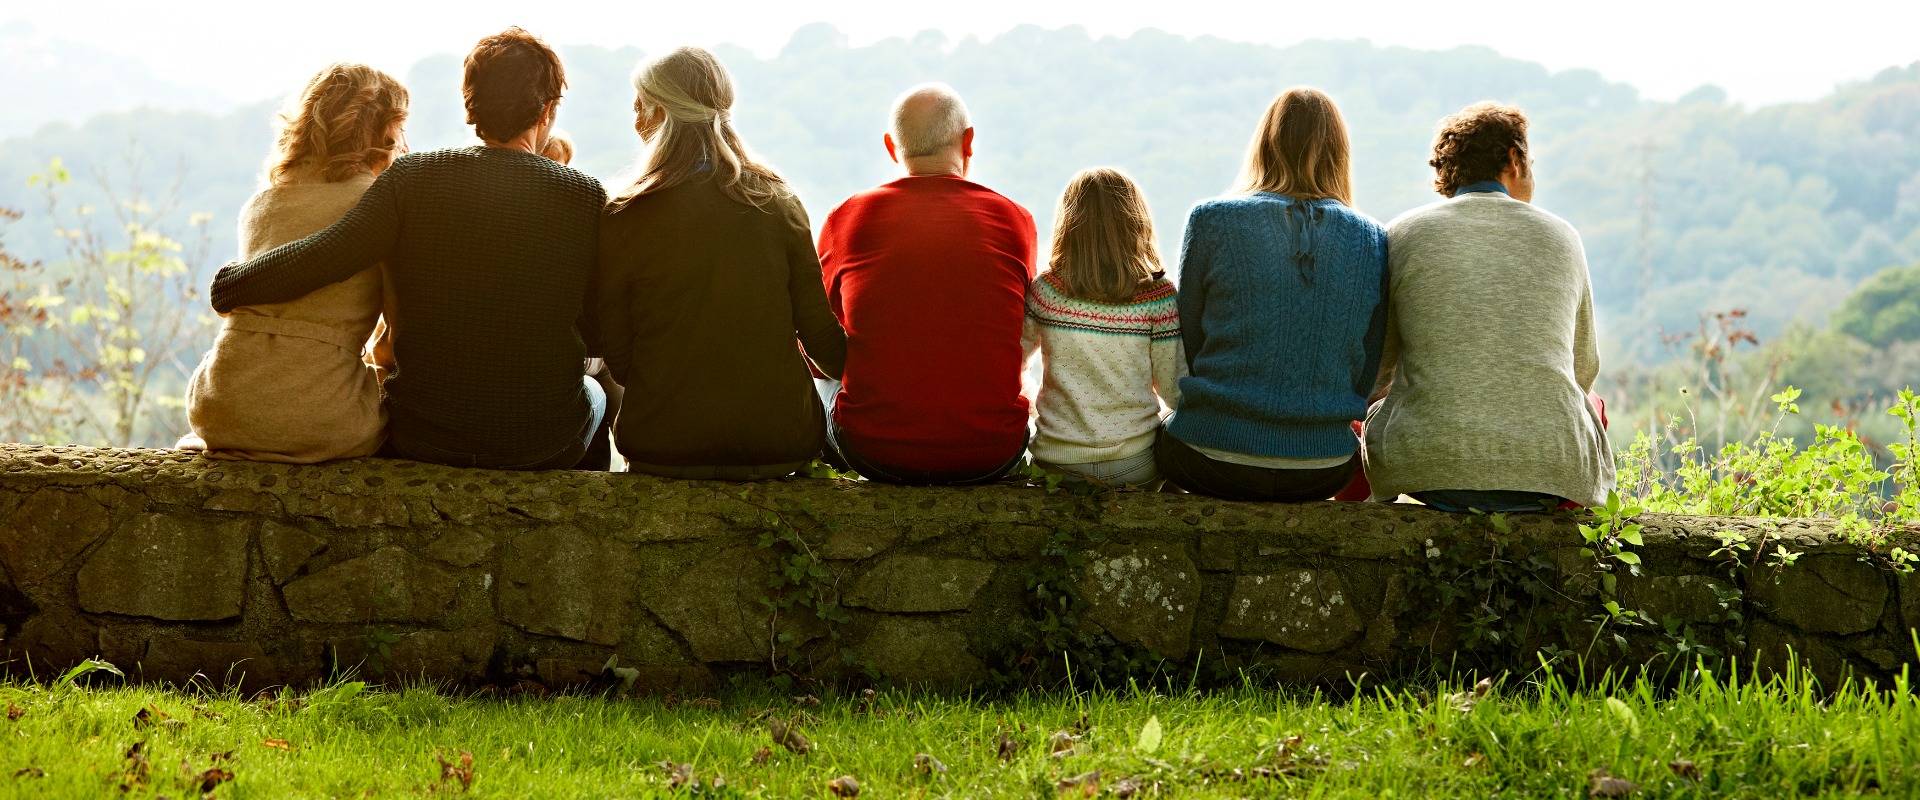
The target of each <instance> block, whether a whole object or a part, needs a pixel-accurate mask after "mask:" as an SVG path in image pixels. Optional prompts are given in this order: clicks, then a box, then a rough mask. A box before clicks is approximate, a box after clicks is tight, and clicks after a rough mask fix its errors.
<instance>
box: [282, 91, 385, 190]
mask: <svg viewBox="0 0 1920 800" xmlns="http://www.w3.org/2000/svg"><path fill="white" fill-rule="evenodd" d="M406 119H407V87H406V86H405V85H403V84H401V83H400V81H398V80H395V79H394V77H393V76H392V75H388V74H387V73H384V72H381V71H380V70H377V69H374V68H372V67H369V66H367V65H365V64H349V63H344V62H342V63H336V64H330V65H328V66H327V67H326V68H325V69H322V70H320V72H319V73H317V74H315V75H314V76H313V78H312V79H311V80H309V81H307V88H306V89H304V90H302V91H301V92H300V97H299V99H297V100H295V101H294V104H293V105H291V106H289V107H288V108H287V110H285V111H283V112H281V113H280V138H279V140H278V141H277V142H275V143H274V147H273V155H272V157H271V158H269V160H268V163H269V164H270V166H269V167H268V168H267V183H268V184H270V185H273V186H282V185H285V184H288V183H292V182H294V181H295V180H296V179H298V178H299V177H300V173H302V172H305V171H312V172H313V173H315V174H318V175H319V176H320V177H321V179H323V180H325V181H327V182H329V183H332V182H334V181H339V180H345V179H346V178H349V177H352V176H354V175H359V174H364V173H368V172H379V171H381V170H384V169H386V168H387V167H388V166H389V165H391V164H392V163H393V157H394V149H395V148H396V147H398V146H399V144H400V143H399V142H397V141H395V140H394V139H393V138H392V137H390V136H389V135H388V134H389V132H391V131H392V130H393V128H394V126H395V125H398V124H402V123H405V122H406Z"/></svg>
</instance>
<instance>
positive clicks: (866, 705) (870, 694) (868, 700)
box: [853, 689, 878, 717]
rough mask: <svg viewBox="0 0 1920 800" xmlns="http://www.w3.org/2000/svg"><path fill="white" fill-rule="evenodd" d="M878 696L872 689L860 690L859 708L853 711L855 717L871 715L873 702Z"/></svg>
mask: <svg viewBox="0 0 1920 800" xmlns="http://www.w3.org/2000/svg"><path fill="white" fill-rule="evenodd" d="M877 696H878V695H877V694H876V693H875V692H874V691H873V690H872V689H861V690H860V706H859V707H858V708H855V709H854V710H853V715H854V716H856V717H859V716H865V715H867V714H871V713H873V701H874V698H875V697H877Z"/></svg>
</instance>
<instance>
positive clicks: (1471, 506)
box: [1413, 489, 1566, 514]
mask: <svg viewBox="0 0 1920 800" xmlns="http://www.w3.org/2000/svg"><path fill="white" fill-rule="evenodd" d="M1413 499H1415V500H1418V501H1420V502H1422V503H1425V504H1427V507H1429V508H1432V509H1435V510H1438V511H1447V512H1452V513H1455V514H1463V513H1466V512H1467V511H1469V510H1472V511H1484V512H1486V513H1489V514H1495V513H1499V514H1505V513H1512V512H1516V511H1552V510H1554V509H1555V508H1559V507H1560V504H1561V503H1564V502H1566V500H1564V499H1562V498H1559V497H1555V496H1553V495H1550V494H1541V493H1539V492H1506V491H1469V490H1464V489H1441V490H1439V491H1433V492H1415V493H1414V494H1413Z"/></svg>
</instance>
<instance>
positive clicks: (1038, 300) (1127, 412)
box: [1024, 168, 1186, 489]
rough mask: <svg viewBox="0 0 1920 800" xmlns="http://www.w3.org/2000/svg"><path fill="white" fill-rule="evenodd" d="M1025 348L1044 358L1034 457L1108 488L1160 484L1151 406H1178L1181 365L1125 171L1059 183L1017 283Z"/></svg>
mask: <svg viewBox="0 0 1920 800" xmlns="http://www.w3.org/2000/svg"><path fill="white" fill-rule="evenodd" d="M1024 344H1025V349H1026V352H1027V353H1028V354H1032V353H1033V352H1034V351H1035V350H1036V349H1038V350H1039V351H1040V353H1041V360H1042V362H1043V367H1042V379H1041V384H1040V391H1039V393H1038V397H1037V398H1036V400H1035V406H1036V409H1037V411H1038V423H1037V425H1036V433H1035V435H1034V438H1033V444H1032V451H1033V458H1034V461H1035V462H1037V463H1038V464H1039V465H1040V466H1042V467H1044V468H1048V469H1055V470H1061V471H1065V472H1071V473H1075V474H1078V475H1082V476H1085V477H1087V478H1089V479H1092V480H1095V481H1098V482H1100V483H1102V484H1105V485H1108V486H1114V487H1119V486H1138V487H1142V488H1147V489H1157V488H1159V486H1160V472H1159V470H1158V469H1157V468H1156V467H1155V466H1154V454H1153V451H1154V447H1153V440H1154V436H1155V434H1156V433H1157V432H1158V431H1159V429H1160V407H1161V404H1163V403H1164V404H1166V405H1167V406H1168V407H1173V406H1175V405H1178V404H1179V402H1180V378H1181V377H1182V376H1184V375H1185V374H1186V365H1185V364H1184V363H1183V362H1184V358H1183V356H1182V354H1181V345H1180V310H1179V307H1178V304H1177V299H1176V293H1175V291H1174V287H1173V282H1172V281H1169V280H1167V278H1166V273H1165V272H1163V271H1162V270H1161V269H1160V254H1159V252H1158V251H1157V250H1156V248H1155V245H1154V238H1153V215H1152V213H1151V212H1150V211H1148V209H1147V199H1146V196H1145V195H1144V194H1142V193H1141V191H1140V187H1139V186H1138V185H1136V184H1135V183H1134V182H1133V180H1132V179H1130V178H1128V177H1127V176H1126V174H1125V173H1122V172H1120V171H1119V170H1115V169H1107V168H1096V169H1089V170H1083V171H1081V172H1080V174H1078V175H1075V176H1073V179H1072V180H1071V181H1068V182H1067V189H1066V191H1065V192H1064V193H1062V194H1061V196H1060V210H1059V213H1058V214H1057V215H1056V216H1055V217H1054V223H1053V255H1052V259H1051V263H1050V264H1049V268H1048V269H1047V271H1046V272H1043V273H1041V274H1040V276H1039V277H1038V278H1035V279H1034V281H1033V283H1032V285H1031V286H1029V287H1028V289H1027V321H1026V336H1025V343H1024Z"/></svg>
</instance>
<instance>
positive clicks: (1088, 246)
mask: <svg viewBox="0 0 1920 800" xmlns="http://www.w3.org/2000/svg"><path fill="white" fill-rule="evenodd" d="M1048 268H1049V269H1051V270H1052V271H1053V273H1054V274H1055V275H1057V276H1059V281H1060V283H1061V286H1062V288H1063V289H1064V290H1065V291H1066V293H1067V294H1068V295H1069V296H1072V297H1076V298H1079V299H1081V300H1093V301H1097V302H1102V303H1124V302H1126V301H1128V300H1130V299H1132V298H1133V296H1134V295H1135V294H1138V293H1139V292H1140V290H1141V289H1142V288H1144V287H1145V286H1146V285H1147V284H1149V283H1152V282H1153V280H1154V278H1155V276H1156V275H1157V274H1158V273H1159V272H1160V253H1159V251H1158V250H1157V249H1156V248H1155V247H1154V241H1153V215H1152V213H1151V212H1149V211H1148V210H1147V198H1146V195H1144V194H1142V193H1141V192H1140V187H1139V186H1138V185H1136V184H1135V183H1134V182H1133V179H1132V178H1129V177H1127V175H1126V173H1124V172H1121V171H1119V170H1117V169H1110V168H1107V167H1096V168H1094V169H1088V170H1081V172H1080V174H1078V175H1075V176H1073V180H1070V181H1068V182H1067V190H1066V192H1064V193H1062V194H1061V195H1060V210H1059V212H1058V213H1057V214H1055V215H1054V222H1053V255H1052V258H1051V260H1050V263H1049V265H1048Z"/></svg>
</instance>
